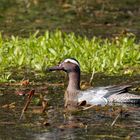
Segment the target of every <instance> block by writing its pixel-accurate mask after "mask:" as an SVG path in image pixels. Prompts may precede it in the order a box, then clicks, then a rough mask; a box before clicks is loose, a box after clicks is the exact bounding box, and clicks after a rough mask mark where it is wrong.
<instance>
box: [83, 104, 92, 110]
mask: <svg viewBox="0 0 140 140" xmlns="http://www.w3.org/2000/svg"><path fill="white" fill-rule="evenodd" d="M94 106H95V105H91V106H88V107H85V108H83V109H82V110H88V109H91V108H93V107H94Z"/></svg>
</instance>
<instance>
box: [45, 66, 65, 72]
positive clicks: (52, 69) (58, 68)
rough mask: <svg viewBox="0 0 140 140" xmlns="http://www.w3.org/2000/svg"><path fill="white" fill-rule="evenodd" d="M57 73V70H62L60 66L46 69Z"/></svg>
mask: <svg viewBox="0 0 140 140" xmlns="http://www.w3.org/2000/svg"><path fill="white" fill-rule="evenodd" d="M57 70H58V71H59V70H63V68H62V67H60V66H54V67H50V68H48V69H47V71H57Z"/></svg>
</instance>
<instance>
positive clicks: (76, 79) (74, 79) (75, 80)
mask: <svg viewBox="0 0 140 140" xmlns="http://www.w3.org/2000/svg"><path fill="white" fill-rule="evenodd" d="M68 77H69V83H68V87H67V90H68V91H71V90H80V72H70V73H69V74H68Z"/></svg>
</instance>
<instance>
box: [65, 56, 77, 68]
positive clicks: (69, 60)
mask: <svg viewBox="0 0 140 140" xmlns="http://www.w3.org/2000/svg"><path fill="white" fill-rule="evenodd" d="M64 62H71V63H73V64H76V65H78V66H79V67H80V65H79V63H78V62H77V61H75V60H73V59H69V58H68V59H66V60H64Z"/></svg>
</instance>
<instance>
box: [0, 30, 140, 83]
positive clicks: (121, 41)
mask: <svg viewBox="0 0 140 140" xmlns="http://www.w3.org/2000/svg"><path fill="white" fill-rule="evenodd" d="M139 52H140V43H136V40H135V36H134V35H133V36H128V35H125V36H119V37H115V38H111V39H109V38H106V39H102V38H98V37H93V38H92V39H88V38H87V37H81V36H76V35H75V34H74V33H70V34H66V33H62V32H61V31H55V32H49V31H46V32H45V34H44V35H42V36H37V32H36V33H35V34H32V35H30V36H29V38H20V37H18V36H17V37H15V36H11V37H10V38H3V37H2V35H0V72H1V73H4V71H5V70H9V71H10V70H11V69H12V68H23V67H28V68H30V69H34V70H39V71H43V70H44V69H45V68H46V67H47V66H50V65H53V64H55V63H58V62H59V61H61V60H63V59H64V58H67V57H74V58H76V59H78V60H79V62H80V64H81V69H82V71H84V72H92V73H97V72H103V73H105V74H133V73H140V70H139V68H140V53H139ZM1 81H2V80H1Z"/></svg>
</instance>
